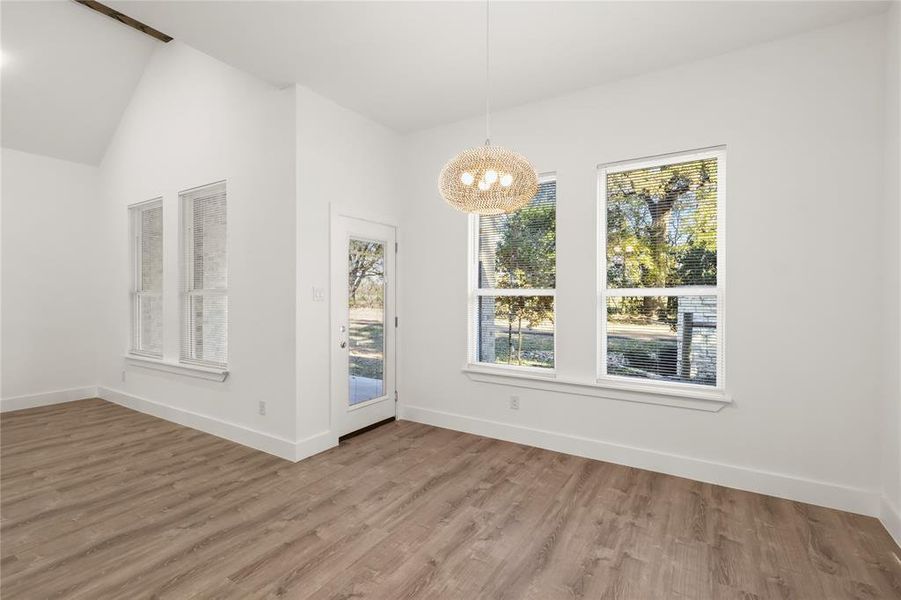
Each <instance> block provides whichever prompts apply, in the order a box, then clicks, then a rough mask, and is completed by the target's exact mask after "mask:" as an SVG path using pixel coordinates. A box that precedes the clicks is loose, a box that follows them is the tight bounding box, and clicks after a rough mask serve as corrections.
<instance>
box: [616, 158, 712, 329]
mask: <svg viewBox="0 0 901 600" xmlns="http://www.w3.org/2000/svg"><path fill="white" fill-rule="evenodd" d="M716 175H717V173H716V160H715V159H705V160H699V161H692V162H687V163H680V164H674V165H667V166H664V167H655V168H646V169H636V170H633V171H624V172H620V173H611V174H609V175H608V176H607V259H608V262H607V280H608V282H609V283H610V284H611V285H614V286H616V287H673V286H687V285H715V284H716V193H717V192H716V185H717V184H716V181H717V180H716ZM654 308H655V307H650V306H647V305H645V306H644V307H643V310H644V311H645V312H647V311H650V310H654ZM656 308H661V307H659V306H658V307H656Z"/></svg>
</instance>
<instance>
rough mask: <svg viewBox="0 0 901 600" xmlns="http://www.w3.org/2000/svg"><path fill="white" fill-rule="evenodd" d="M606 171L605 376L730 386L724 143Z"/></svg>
mask: <svg viewBox="0 0 901 600" xmlns="http://www.w3.org/2000/svg"><path fill="white" fill-rule="evenodd" d="M599 177H600V182H599V183H600V185H599V189H600V191H601V194H600V196H601V209H602V210H601V215H602V218H601V219H600V232H601V240H602V243H601V244H600V245H599V246H600V247H601V248H603V251H602V256H601V257H600V261H599V264H600V266H601V269H600V271H601V272H600V274H599V280H600V293H599V300H600V307H599V308H600V311H599V312H600V315H599V329H600V335H599V349H600V352H599V354H600V364H599V375H600V377H602V378H623V379H627V380H631V381H640V382H646V383H651V384H671V385H680V386H685V385H697V386H706V387H707V388H720V389H721V388H723V386H724V382H723V364H724V362H723V359H724V357H723V348H724V344H723V310H724V306H723V302H724V295H723V264H724V261H723V233H724V230H723V223H724V219H723V215H724V210H723V208H724V199H725V150H724V149H721V148H718V149H713V150H708V151H702V152H690V153H684V154H676V155H668V156H665V157H660V158H654V159H648V160H638V161H630V162H623V163H617V164H613V165H607V166H603V167H601V168H600V172H599Z"/></svg>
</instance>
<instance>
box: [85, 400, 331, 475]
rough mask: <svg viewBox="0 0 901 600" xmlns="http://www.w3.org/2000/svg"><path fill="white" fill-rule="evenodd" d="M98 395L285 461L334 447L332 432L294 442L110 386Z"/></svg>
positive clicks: (296, 459)
mask: <svg viewBox="0 0 901 600" xmlns="http://www.w3.org/2000/svg"><path fill="white" fill-rule="evenodd" d="M98 396H99V397H100V398H103V399H104V400H108V401H109V402H113V403H115V404H119V405H120V406H124V407H126V408H130V409H132V410H136V411H138V412H142V413H145V414H148V415H153V416H154V417H159V418H160V419H165V420H166V421H172V422H173V423H178V424H179V425H184V426H185V427H190V428H192V429H197V430H199V431H203V432H205V433H209V434H212V435H215V436H218V437H221V438H225V439H227V440H229V441H232V442H236V443H238V444H241V445H244V446H249V447H251V448H254V449H256V450H261V451H263V452H267V453H269V454H274V455H275V456H278V457H279V458H284V459H285V460H290V461H298V460H301V459H303V458H306V457H307V456H312V455H313V454H316V453H317V452H321V451H322V450H326V449H327V448H330V447H331V445H328V442H329V441H330V438H329V436H328V435H326V434H329V433H330V432H323V433H320V434H317V435H315V436H312V437H310V438H307V439H305V440H301V441H300V442H293V441H291V440H288V439H285V438H282V437H279V436H275V435H272V434H270V433H264V432H262V431H257V430H255V429H250V428H249V427H245V426H243V425H237V424H235V423H229V422H228V421H221V420H219V419H216V418H213V417H209V416H206V415H201V414H199V413H195V412H191V411H187V410H184V409H181V408H176V407H174V406H169V405H166V404H161V403H159V402H154V401H153V400H147V399H146V398H139V397H138V396H133V395H131V394H126V393H124V392H120V391H118V390H113V389H110V388H106V387H100V388H98ZM334 441H335V444H337V443H338V439H337V437H336V438H335V440H334ZM335 444H332V445H335Z"/></svg>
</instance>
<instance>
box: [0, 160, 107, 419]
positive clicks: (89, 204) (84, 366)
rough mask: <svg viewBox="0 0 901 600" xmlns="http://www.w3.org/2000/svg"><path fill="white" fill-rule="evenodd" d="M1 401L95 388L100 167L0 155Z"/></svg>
mask: <svg viewBox="0 0 901 600" xmlns="http://www.w3.org/2000/svg"><path fill="white" fill-rule="evenodd" d="M2 170H3V177H2V211H3V215H2V222H3V230H2V240H3V241H2V244H3V247H2V256H3V264H2V278H3V283H2V289H3V298H2V313H3V328H2V329H3V333H2V345H3V364H2V374H0V379H2V394H0V395H2V398H3V400H4V401H5V400H9V399H12V398H16V397H19V396H31V395H36V394H48V393H51V392H57V391H60V390H69V389H72V388H84V387H89V386H94V385H96V383H97V381H96V378H95V370H96V369H95V360H94V359H95V344H96V336H97V327H96V320H97V317H98V315H99V308H98V304H97V300H98V298H97V295H96V294H95V288H96V283H97V273H98V271H97V262H96V261H97V256H96V246H95V244H94V237H95V235H96V232H97V192H98V173H97V168H96V167H91V166H87V165H83V164H79V163H73V162H68V161H64V160H58V159H55V158H47V157H44V156H39V155H36V154H27V153H25V152H19V151H17V150H10V149H7V148H4V149H3V150H2Z"/></svg>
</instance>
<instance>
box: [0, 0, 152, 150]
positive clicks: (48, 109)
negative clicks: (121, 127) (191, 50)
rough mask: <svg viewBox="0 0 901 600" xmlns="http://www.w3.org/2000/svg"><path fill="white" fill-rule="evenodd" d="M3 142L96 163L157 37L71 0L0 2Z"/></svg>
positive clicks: (0, 113)
mask: <svg viewBox="0 0 901 600" xmlns="http://www.w3.org/2000/svg"><path fill="white" fill-rule="evenodd" d="M0 19H2V28H0V31H2V35H0V46H2V52H3V64H2V67H0V69H2V71H0V85H2V94H0V104H2V110H0V115H2V116H0V119H2V129H0V136H2V137H0V141H2V144H3V146H4V147H7V148H15V149H17V150H23V151H25V152H32V153H35V154H44V155H46V156H52V157H55V158H63V159H66V160H71V161H75V162H82V163H88V164H98V163H99V162H100V159H101V158H102V157H103V153H104V151H105V150H106V146H107V143H108V142H109V140H110V138H111V137H112V135H113V132H114V131H115V130H116V126H117V125H118V123H119V118H120V117H121V116H122V112H123V111H124V110H125V107H126V106H128V102H129V100H130V99H131V95H132V93H133V92H134V89H135V86H136V85H137V83H138V81H139V80H140V78H141V74H142V73H143V71H144V66H145V65H146V64H147V61H148V60H149V58H150V54H151V52H152V51H153V49H154V47H155V46H156V44H160V43H161V42H158V41H156V40H154V39H152V38H150V37H148V36H146V35H144V34H142V33H140V32H138V31H135V30H134V29H130V28H128V27H125V26H124V25H122V24H121V23H117V22H116V21H114V20H112V19H110V18H109V17H105V16H103V15H100V14H98V13H96V12H94V11H92V10H90V9H88V8H86V7H84V6H82V5H80V4H77V3H75V2H71V1H52V2H8V1H6V0H4V1H3V2H2V3H0Z"/></svg>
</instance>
